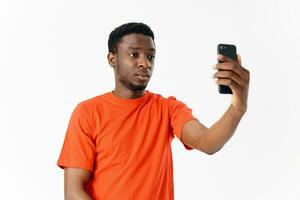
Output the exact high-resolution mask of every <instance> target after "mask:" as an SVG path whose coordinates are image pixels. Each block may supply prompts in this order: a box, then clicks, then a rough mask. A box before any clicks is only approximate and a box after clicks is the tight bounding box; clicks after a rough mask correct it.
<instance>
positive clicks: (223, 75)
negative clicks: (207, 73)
mask: <svg viewBox="0 0 300 200" xmlns="http://www.w3.org/2000/svg"><path fill="white" fill-rule="evenodd" d="M213 78H217V79H224V78H225V79H231V80H233V81H234V82H236V83H237V84H238V85H239V86H241V87H245V86H246V85H247V82H246V81H245V80H243V79H242V78H241V77H240V76H239V75H237V74H236V73H234V72H233V71H218V72H216V73H215V74H214V75H213Z"/></svg>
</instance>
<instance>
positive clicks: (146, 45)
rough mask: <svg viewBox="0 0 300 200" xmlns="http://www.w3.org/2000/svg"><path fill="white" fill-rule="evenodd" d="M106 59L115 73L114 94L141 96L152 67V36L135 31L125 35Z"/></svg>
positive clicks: (124, 96) (153, 45)
mask: <svg viewBox="0 0 300 200" xmlns="http://www.w3.org/2000/svg"><path fill="white" fill-rule="evenodd" d="M107 59H108V62H109V64H110V66H111V67H113V68H114V73H115V89H114V91H113V93H114V95H116V96H118V97H120V98H126V99H133V98H138V97H141V96H143V95H144V92H145V89H146V87H147V84H148V82H149V80H150V78H151V75H152V72H153V68H154V59H155V44H154V41H153V40H152V38H151V37H149V36H144V35H142V34H136V33H132V34H129V35H125V36H124V37H123V38H122V39H121V41H120V43H119V45H118V50H117V52H116V53H111V52H110V53H109V54H108V55H107Z"/></svg>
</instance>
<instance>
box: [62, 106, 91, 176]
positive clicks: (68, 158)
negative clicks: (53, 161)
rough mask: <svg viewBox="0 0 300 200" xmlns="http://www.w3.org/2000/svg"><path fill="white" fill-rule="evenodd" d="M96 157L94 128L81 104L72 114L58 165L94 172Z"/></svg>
mask: <svg viewBox="0 0 300 200" xmlns="http://www.w3.org/2000/svg"><path fill="white" fill-rule="evenodd" d="M95 155H96V147H95V142H94V136H93V128H92V127H91V123H90V119H89V118H88V114H87V112H86V110H85V108H84V106H83V103H79V104H77V106H76V107H75V109H74V111H73V112H72V115H71V118H70V121H69V125H68V128H67V132H66V135H65V139H64V144H63V147H62V150H61V153H60V156H59V159H58V161H57V165H58V166H59V167H61V168H66V167H73V168H83V169H86V170H90V171H92V170H93V166H94V160H95Z"/></svg>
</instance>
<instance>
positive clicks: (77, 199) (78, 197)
mask: <svg viewBox="0 0 300 200" xmlns="http://www.w3.org/2000/svg"><path fill="white" fill-rule="evenodd" d="M65 200H92V198H91V197H90V196H89V195H88V193H87V192H86V191H84V190H78V191H74V192H69V193H66V194H65Z"/></svg>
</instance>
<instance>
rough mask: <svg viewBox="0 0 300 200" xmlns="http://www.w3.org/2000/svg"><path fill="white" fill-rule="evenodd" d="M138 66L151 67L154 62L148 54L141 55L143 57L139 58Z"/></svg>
mask: <svg viewBox="0 0 300 200" xmlns="http://www.w3.org/2000/svg"><path fill="white" fill-rule="evenodd" d="M138 66H139V67H144V68H151V67H152V63H151V62H150V61H149V59H148V58H147V57H146V56H141V59H139V63H138Z"/></svg>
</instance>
